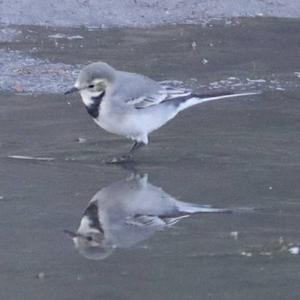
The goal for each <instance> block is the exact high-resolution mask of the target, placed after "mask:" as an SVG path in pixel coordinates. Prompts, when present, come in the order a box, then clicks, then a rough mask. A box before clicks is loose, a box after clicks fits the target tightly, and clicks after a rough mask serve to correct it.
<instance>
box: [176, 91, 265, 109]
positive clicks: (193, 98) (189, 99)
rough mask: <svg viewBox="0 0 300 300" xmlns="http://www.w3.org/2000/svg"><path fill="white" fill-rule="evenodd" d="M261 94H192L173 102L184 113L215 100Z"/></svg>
mask: <svg viewBox="0 0 300 300" xmlns="http://www.w3.org/2000/svg"><path fill="white" fill-rule="evenodd" d="M257 94H260V92H245V93H238V94H235V93H233V92H218V93H211V94H200V95H197V94H191V95H189V96H185V97H180V98H177V99H174V100H172V102H174V103H175V105H176V106H177V107H178V111H182V110H184V109H187V108H188V107H191V106H193V105H196V104H200V103H203V102H208V101H213V100H220V99H226V98H235V97H242V96H251V95H257Z"/></svg>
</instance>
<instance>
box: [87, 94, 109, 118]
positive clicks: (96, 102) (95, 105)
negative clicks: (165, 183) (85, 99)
mask: <svg viewBox="0 0 300 300" xmlns="http://www.w3.org/2000/svg"><path fill="white" fill-rule="evenodd" d="M104 95H105V92H102V93H101V94H100V95H99V96H97V97H92V98H91V100H92V101H93V102H92V103H91V104H90V105H85V108H86V110H87V112H88V113H89V114H90V115H91V116H92V117H93V118H95V119H96V118H98V116H99V107H100V104H101V102H102V100H103V97H104Z"/></svg>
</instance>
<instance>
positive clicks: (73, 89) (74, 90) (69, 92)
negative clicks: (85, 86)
mask: <svg viewBox="0 0 300 300" xmlns="http://www.w3.org/2000/svg"><path fill="white" fill-rule="evenodd" d="M75 92H79V89H78V88H77V87H75V86H73V87H72V88H70V89H69V90H67V91H66V92H65V93H64V94H65V95H68V94H72V93H75Z"/></svg>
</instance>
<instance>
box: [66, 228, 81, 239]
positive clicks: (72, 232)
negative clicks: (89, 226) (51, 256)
mask: <svg viewBox="0 0 300 300" xmlns="http://www.w3.org/2000/svg"><path fill="white" fill-rule="evenodd" d="M64 233H65V234H66V235H68V236H69V237H70V238H72V239H73V238H76V237H80V236H81V234H80V233H77V232H74V231H71V230H68V229H65V230H64Z"/></svg>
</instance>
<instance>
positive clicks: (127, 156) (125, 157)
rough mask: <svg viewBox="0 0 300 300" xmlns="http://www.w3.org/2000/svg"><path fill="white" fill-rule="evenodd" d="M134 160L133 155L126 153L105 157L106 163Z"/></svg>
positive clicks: (122, 162)
mask: <svg viewBox="0 0 300 300" xmlns="http://www.w3.org/2000/svg"><path fill="white" fill-rule="evenodd" d="M131 161H132V155H130V154H124V155H121V156H119V157H110V158H107V159H105V161H104V162H105V163H106V164H125V163H128V162H131Z"/></svg>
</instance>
